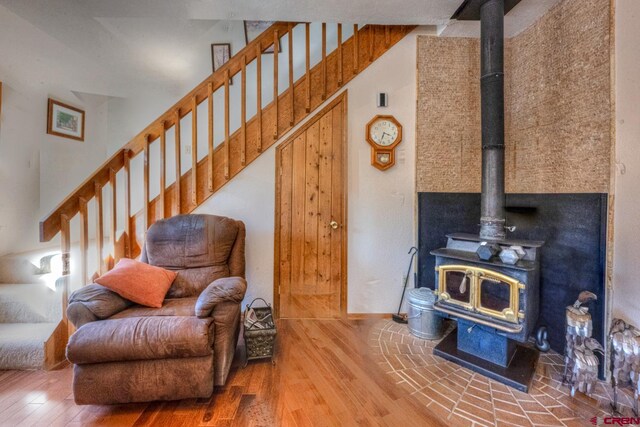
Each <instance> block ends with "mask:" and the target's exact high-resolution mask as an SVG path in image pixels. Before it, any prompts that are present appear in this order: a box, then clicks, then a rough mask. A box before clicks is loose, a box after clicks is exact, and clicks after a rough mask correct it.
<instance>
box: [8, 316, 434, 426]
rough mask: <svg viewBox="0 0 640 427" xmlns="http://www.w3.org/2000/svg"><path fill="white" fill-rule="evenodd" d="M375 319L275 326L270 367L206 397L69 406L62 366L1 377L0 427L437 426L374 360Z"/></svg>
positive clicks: (242, 374) (246, 371)
mask: <svg viewBox="0 0 640 427" xmlns="http://www.w3.org/2000/svg"><path fill="white" fill-rule="evenodd" d="M376 321H377V320H375V319H363V320H346V321H343V320H281V321H279V322H278V341H277V348H276V358H275V365H272V364H271V362H269V361H263V362H260V361H258V362H252V363H250V364H249V365H248V366H247V367H246V368H242V367H241V366H239V365H240V359H242V358H241V357H240V354H241V349H240V348H239V349H238V353H237V354H236V363H235V365H234V367H233V368H232V371H231V373H230V376H229V380H228V381H227V385H226V386H225V387H223V388H218V389H216V391H215V392H214V395H213V396H212V397H211V398H210V399H191V400H183V401H175V402H154V403H148V404H131V405H119V406H76V405H75V404H74V402H73V396H72V394H71V378H72V372H71V368H70V367H66V368H64V369H62V370H59V371H51V372H45V371H0V425H2V426H5V425H6V426H44V425H52V426H87V425H109V426H149V425H161V426H256V427H258V426H265V427H270V426H351V425H364V426H377V425H388V426H398V427H399V426H406V425H414V426H438V425H444V424H442V423H441V422H440V421H438V419H437V418H436V417H435V416H434V415H433V414H432V413H431V412H429V410H428V409H427V408H426V407H425V406H424V405H423V404H421V403H420V402H419V401H418V400H417V399H415V398H414V397H412V396H410V395H409V394H408V393H407V392H406V391H404V390H403V389H402V388H401V387H398V386H396V385H395V384H394V383H393V382H392V381H391V380H390V378H389V376H388V375H387V374H385V373H384V372H383V371H382V370H381V369H380V368H379V367H378V365H377V364H376V363H375V361H374V360H373V358H372V357H371V355H370V353H369V352H370V347H369V346H368V345H367V338H368V336H369V329H370V327H371V325H372V324H374V323H375V322H376Z"/></svg>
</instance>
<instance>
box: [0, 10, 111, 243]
mask: <svg viewBox="0 0 640 427" xmlns="http://www.w3.org/2000/svg"><path fill="white" fill-rule="evenodd" d="M25 53H28V54H25ZM0 58H2V60H1V62H0V80H1V81H3V100H2V117H0V255H3V254H6V253H12V252H20V251H24V250H27V249H33V248H36V247H39V246H41V245H40V243H39V237H38V221H39V219H40V217H41V216H42V215H44V214H45V213H47V212H48V211H49V210H51V209H52V208H53V207H54V206H55V204H57V203H58V202H59V201H61V200H62V199H63V198H64V197H65V196H66V195H67V194H68V193H70V192H71V191H72V190H73V188H75V187H76V186H77V185H78V184H79V183H80V182H81V181H82V180H83V179H84V178H86V176H87V175H88V174H89V173H91V172H92V171H93V170H95V168H96V167H97V166H98V165H99V164H100V163H102V162H103V161H104V159H105V158H106V141H105V133H104V132H105V130H106V119H107V117H106V106H105V104H104V102H105V101H106V98H104V97H101V96H83V95H80V94H78V95H76V93H78V92H76V93H74V92H71V90H70V89H69V88H74V89H75V90H76V91H86V90H89V88H92V89H91V90H94V91H97V92H98V93H99V92H100V91H101V90H103V89H104V87H103V85H102V79H103V77H104V76H103V73H102V71H101V70H100V69H99V68H97V67H95V66H94V65H93V64H91V62H90V61H87V60H86V59H85V58H83V57H81V56H80V55H78V54H77V53H76V52H74V51H73V50H71V49H69V48H67V47H66V46H64V45H63V44H61V43H60V42H58V41H57V40H55V39H53V38H51V37H49V36H48V35H47V34H46V33H44V32H42V31H40V30H38V29H37V28H36V27H34V26H33V25H31V24H30V23H28V22H26V21H24V20H23V19H21V18H20V17H18V16H16V15H14V14H12V13H11V12H9V11H8V10H7V9H5V8H4V7H2V6H0ZM49 97H51V98H55V99H58V100H60V101H63V102H66V103H70V104H72V105H75V106H77V107H80V108H83V109H85V110H86V114H87V134H86V139H85V142H78V141H74V140H71V139H66V138H60V137H56V136H52V135H47V134H46V124H47V98H49Z"/></svg>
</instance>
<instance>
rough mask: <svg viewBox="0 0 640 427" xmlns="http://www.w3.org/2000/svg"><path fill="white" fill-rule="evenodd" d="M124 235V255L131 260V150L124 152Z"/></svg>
mask: <svg viewBox="0 0 640 427" xmlns="http://www.w3.org/2000/svg"><path fill="white" fill-rule="evenodd" d="M123 156H124V234H125V239H124V242H125V254H126V255H127V258H131V246H132V245H131V243H132V239H131V150H124V153H123Z"/></svg>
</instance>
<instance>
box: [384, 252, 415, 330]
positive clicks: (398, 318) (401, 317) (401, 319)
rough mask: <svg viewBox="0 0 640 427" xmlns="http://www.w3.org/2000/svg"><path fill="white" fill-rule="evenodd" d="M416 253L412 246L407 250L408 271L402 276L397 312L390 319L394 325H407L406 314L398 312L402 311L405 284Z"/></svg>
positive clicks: (405, 289) (407, 281)
mask: <svg viewBox="0 0 640 427" xmlns="http://www.w3.org/2000/svg"><path fill="white" fill-rule="evenodd" d="M417 253H418V248H416V247H415V246H412V247H411V249H409V252H408V254H409V255H411V258H409V269H408V270H407V274H406V275H405V276H404V287H403V288H402V296H401V297H400V305H399V306H398V312H397V313H396V314H392V315H391V318H392V319H393V321H394V322H396V323H409V320H408V319H407V315H406V314H400V310H402V302H403V301H404V293H405V292H406V291H407V283H409V274H411V267H412V266H413V259H414V258H415V257H416V254H417Z"/></svg>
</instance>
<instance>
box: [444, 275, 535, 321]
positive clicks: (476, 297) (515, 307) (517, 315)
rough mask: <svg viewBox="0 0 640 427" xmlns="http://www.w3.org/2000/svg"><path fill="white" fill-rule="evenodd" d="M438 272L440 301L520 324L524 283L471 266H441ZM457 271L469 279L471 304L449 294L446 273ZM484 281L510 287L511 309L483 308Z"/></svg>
mask: <svg viewBox="0 0 640 427" xmlns="http://www.w3.org/2000/svg"><path fill="white" fill-rule="evenodd" d="M436 270H437V271H438V299H439V300H440V301H443V302H446V303H448V304H453V305H456V306H459V307H462V308H464V309H466V310H469V311H471V312H474V313H480V314H483V315H485V316H489V317H494V318H496V319H500V320H504V321H507V322H510V323H516V324H517V323H519V320H518V319H521V318H522V317H523V316H522V315H521V312H520V290H523V289H525V285H524V283H522V282H520V281H518V280H517V279H514V278H513V277H509V276H507V275H505V274H502V273H498V272H496V271H492V270H487V269H486V268H481V267H473V266H469V265H441V266H439V267H436ZM449 271H457V272H460V273H464V274H465V276H466V277H467V278H468V279H469V302H466V301H458V300H455V299H453V298H451V295H449V293H448V292H447V283H446V273H447V272H449ZM483 280H494V281H500V282H504V283H506V284H507V285H509V287H510V292H509V307H508V308H505V309H504V310H502V311H497V310H492V309H489V308H486V307H482V304H481V302H480V294H481V285H482V281H483Z"/></svg>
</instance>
